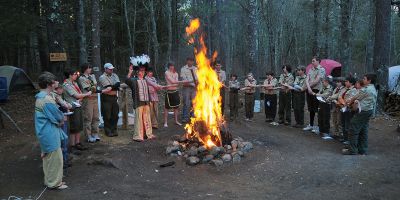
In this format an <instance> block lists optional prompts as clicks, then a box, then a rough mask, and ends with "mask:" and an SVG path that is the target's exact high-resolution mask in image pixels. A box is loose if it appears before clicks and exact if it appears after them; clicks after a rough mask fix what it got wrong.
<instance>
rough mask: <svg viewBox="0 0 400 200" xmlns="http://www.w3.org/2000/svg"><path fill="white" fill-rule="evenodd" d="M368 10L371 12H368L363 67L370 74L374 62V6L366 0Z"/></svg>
mask: <svg viewBox="0 0 400 200" xmlns="http://www.w3.org/2000/svg"><path fill="white" fill-rule="evenodd" d="M368 4H369V6H368V8H369V9H370V10H371V12H368V21H369V23H368V40H367V43H366V47H365V49H366V50H365V51H366V53H365V67H366V69H367V71H368V72H372V71H373V70H374V68H373V60H374V38H375V37H374V32H375V5H374V0H368Z"/></svg>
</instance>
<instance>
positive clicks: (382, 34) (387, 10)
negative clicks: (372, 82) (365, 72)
mask: <svg viewBox="0 0 400 200" xmlns="http://www.w3.org/2000/svg"><path fill="white" fill-rule="evenodd" d="M375 8H376V24H375V45H374V61H373V63H374V64H373V66H374V70H375V72H376V74H377V78H378V80H377V81H378V84H379V91H378V92H379V94H378V104H377V110H378V111H382V110H383V104H384V102H385V99H384V98H385V95H384V94H385V92H386V91H387V88H388V84H387V83H388V67H389V65H390V61H389V52H390V25H391V24H390V15H391V0H380V1H375Z"/></svg>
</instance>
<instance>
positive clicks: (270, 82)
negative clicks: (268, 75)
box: [263, 78, 278, 94]
mask: <svg viewBox="0 0 400 200" xmlns="http://www.w3.org/2000/svg"><path fill="white" fill-rule="evenodd" d="M263 85H264V86H265V85H270V86H268V87H263V88H264V93H265V94H276V93H277V91H276V89H273V88H274V87H276V86H277V85H278V80H276V78H272V79H271V80H268V79H265V81H264V84H263Z"/></svg>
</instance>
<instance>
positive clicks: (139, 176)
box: [0, 94, 400, 199]
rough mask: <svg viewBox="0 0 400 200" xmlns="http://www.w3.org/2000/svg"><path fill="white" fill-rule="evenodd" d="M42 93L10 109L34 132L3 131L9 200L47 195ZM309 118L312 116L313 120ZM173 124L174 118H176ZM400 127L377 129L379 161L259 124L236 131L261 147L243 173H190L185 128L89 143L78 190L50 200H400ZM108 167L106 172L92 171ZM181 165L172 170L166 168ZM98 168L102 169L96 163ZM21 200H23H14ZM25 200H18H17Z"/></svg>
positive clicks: (3, 184)
mask: <svg viewBox="0 0 400 200" xmlns="http://www.w3.org/2000/svg"><path fill="white" fill-rule="evenodd" d="M33 102H34V98H33V94H30V95H14V96H11V97H10V102H9V103H7V104H6V105H1V106H2V108H3V109H5V110H6V111H7V112H8V113H9V114H10V115H11V117H13V118H14V119H16V120H17V123H18V125H19V126H20V127H21V129H22V130H23V131H24V133H23V134H21V133H18V132H16V131H15V129H14V127H13V126H12V124H11V123H10V122H9V121H8V119H6V118H4V122H5V126H6V127H5V129H1V127H0V199H8V198H9V196H16V197H19V198H21V199H36V197H38V196H39V193H40V192H42V191H43V189H44V186H43V172H42V168H41V160H40V157H39V154H40V149H39V146H38V142H37V139H36V137H35V134H34V124H33ZM306 115H307V114H306ZM171 118H172V116H171ZM397 123H398V121H396V120H393V119H387V118H386V119H385V118H382V117H378V118H376V119H374V120H373V121H372V122H371V124H370V129H369V130H370V132H369V154H368V155H366V156H343V155H341V154H340V150H341V148H342V145H341V144H340V143H339V142H336V141H323V140H322V139H320V138H319V137H317V136H316V135H315V134H312V133H311V132H303V131H302V130H300V129H295V128H292V127H288V126H272V125H269V124H268V123H266V122H264V115H263V114H262V113H257V114H256V116H255V121H253V122H245V121H244V120H243V119H240V120H239V121H237V122H233V123H229V126H230V130H231V131H232V133H233V134H234V135H235V136H240V137H242V138H244V139H245V140H247V141H251V142H253V144H254V149H253V150H252V151H251V152H250V153H248V154H246V156H245V157H244V158H243V159H242V161H241V163H239V164H227V165H224V166H222V167H219V168H217V167H214V166H211V165H197V166H194V167H190V166H187V165H186V164H185V162H184V161H183V160H181V159H179V158H172V157H168V156H166V155H165V148H166V146H167V143H168V141H169V140H170V138H171V136H173V135H175V134H182V133H183V132H184V130H183V128H182V127H178V126H176V125H172V124H173V123H172V120H171V121H170V127H168V128H161V129H158V130H155V134H156V135H157V136H158V139H157V140H153V141H146V142H142V143H133V142H131V140H130V137H131V134H132V130H128V131H127V130H120V131H119V133H120V135H119V136H118V137H114V138H106V137H103V140H102V141H101V142H100V143H95V144H88V145H89V147H90V150H89V151H86V152H84V153H83V154H82V155H80V156H74V160H73V161H72V164H73V166H72V168H69V170H68V172H67V174H66V175H65V178H64V181H66V182H67V184H68V186H69V187H70V188H69V189H66V190H63V191H52V190H46V191H45V192H44V193H43V195H42V196H41V198H40V199H399V196H400V189H399V188H400V134H399V133H397V132H396V126H397ZM93 161H101V163H103V164H92V165H88V163H93ZM168 161H175V162H176V164H175V165H174V166H172V167H166V168H159V167H158V166H159V165H160V164H163V163H166V162H168ZM95 163H96V162H95ZM11 199H13V198H11ZM14 199H15V198H14Z"/></svg>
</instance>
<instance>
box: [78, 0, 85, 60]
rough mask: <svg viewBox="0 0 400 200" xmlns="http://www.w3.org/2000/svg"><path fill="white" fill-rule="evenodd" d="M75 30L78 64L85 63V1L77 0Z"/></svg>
mask: <svg viewBox="0 0 400 200" xmlns="http://www.w3.org/2000/svg"><path fill="white" fill-rule="evenodd" d="M77 4H78V10H77V20H76V25H77V30H78V41H79V65H82V64H84V63H87V61H88V53H87V50H86V30H85V9H84V7H85V3H84V1H83V0H77Z"/></svg>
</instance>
